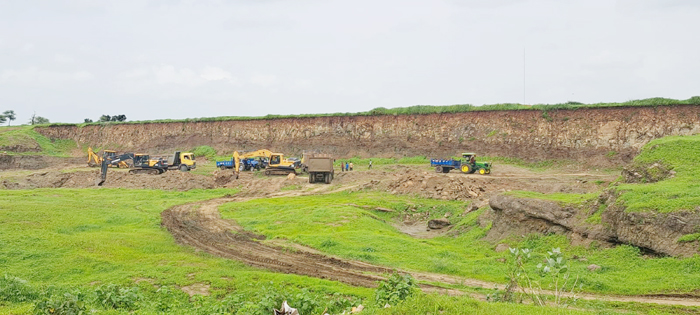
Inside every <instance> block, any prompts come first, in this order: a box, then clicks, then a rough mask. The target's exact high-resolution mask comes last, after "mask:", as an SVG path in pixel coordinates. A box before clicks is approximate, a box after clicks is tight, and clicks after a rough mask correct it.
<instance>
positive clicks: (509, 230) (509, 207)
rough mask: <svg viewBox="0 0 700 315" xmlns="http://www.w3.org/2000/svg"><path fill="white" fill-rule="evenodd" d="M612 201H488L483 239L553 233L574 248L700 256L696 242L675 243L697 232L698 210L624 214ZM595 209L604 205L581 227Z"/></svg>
mask: <svg viewBox="0 0 700 315" xmlns="http://www.w3.org/2000/svg"><path fill="white" fill-rule="evenodd" d="M616 198H617V195H616V194H614V193H612V192H610V191H608V192H606V193H605V194H603V195H602V196H601V198H599V200H596V201H595V202H593V203H591V204H587V205H581V206H562V205H560V204H559V203H557V202H554V201H548V200H540V199H531V198H517V197H514V196H508V195H497V196H494V197H492V198H491V199H490V206H491V208H492V209H493V210H494V218H493V227H492V228H491V230H489V232H488V235H487V240H491V241H498V240H501V239H503V238H505V237H507V236H510V235H527V234H530V233H542V234H550V233H557V234H564V235H567V236H569V238H570V239H571V240H572V241H573V242H574V243H576V244H589V243H590V242H592V241H598V242H599V243H600V244H602V245H607V246H614V245H617V244H630V245H633V246H636V247H639V248H641V249H642V250H643V251H644V252H647V253H651V254H657V255H668V256H677V257H691V256H693V255H696V254H699V253H700V251H699V250H698V249H699V248H700V246H699V245H700V244H699V242H698V241H689V242H679V241H678V240H679V238H680V237H682V236H683V235H686V234H692V233H696V232H697V229H698V227H700V211H698V210H696V211H678V212H673V213H656V212H647V213H635V212H627V211H625V208H624V206H621V205H616V204H615V199H616ZM601 204H605V205H609V206H608V207H607V208H606V209H605V210H604V211H603V212H602V215H601V222H600V223H597V224H593V223H588V222H586V218H588V217H589V216H591V215H593V214H594V213H595V212H596V211H598V207H599V205H601Z"/></svg>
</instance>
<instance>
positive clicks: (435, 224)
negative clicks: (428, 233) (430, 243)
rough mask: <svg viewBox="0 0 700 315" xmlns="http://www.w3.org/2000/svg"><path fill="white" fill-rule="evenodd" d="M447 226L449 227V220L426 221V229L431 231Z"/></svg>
mask: <svg viewBox="0 0 700 315" xmlns="http://www.w3.org/2000/svg"><path fill="white" fill-rule="evenodd" d="M448 226H450V220H448V219H445V218H440V219H435V220H430V221H428V227H429V228H431V229H433V230H439V229H442V228H445V227H448Z"/></svg>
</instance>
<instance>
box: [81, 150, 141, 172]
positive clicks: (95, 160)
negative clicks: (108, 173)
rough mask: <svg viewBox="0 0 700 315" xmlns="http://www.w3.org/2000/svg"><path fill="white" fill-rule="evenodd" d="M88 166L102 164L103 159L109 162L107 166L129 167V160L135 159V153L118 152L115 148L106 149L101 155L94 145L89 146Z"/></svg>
mask: <svg viewBox="0 0 700 315" xmlns="http://www.w3.org/2000/svg"><path fill="white" fill-rule="evenodd" d="M87 153H88V161H87V163H88V166H90V167H97V166H101V165H102V161H103V160H105V161H106V162H107V167H117V168H129V166H130V165H129V162H128V161H129V160H131V159H133V157H134V154H133V153H122V154H117V151H114V150H104V152H103V154H102V156H99V155H98V154H97V153H95V151H93V150H92V147H88V151H87Z"/></svg>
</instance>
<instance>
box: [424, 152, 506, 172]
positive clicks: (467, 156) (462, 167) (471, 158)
mask: <svg viewBox="0 0 700 315" xmlns="http://www.w3.org/2000/svg"><path fill="white" fill-rule="evenodd" d="M492 165H493V164H492V163H490V162H479V163H477V162H476V154H474V153H462V158H461V159H459V160H455V159H449V160H440V159H432V160H430V166H432V167H434V168H435V172H437V173H449V172H450V171H451V170H452V169H457V170H459V171H461V172H462V173H466V174H473V173H475V172H478V173H479V174H481V175H485V174H491V166H492Z"/></svg>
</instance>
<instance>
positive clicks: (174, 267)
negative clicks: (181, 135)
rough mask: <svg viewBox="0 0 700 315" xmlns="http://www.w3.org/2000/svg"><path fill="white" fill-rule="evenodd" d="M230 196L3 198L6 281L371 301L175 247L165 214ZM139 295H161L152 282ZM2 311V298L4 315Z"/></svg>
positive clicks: (94, 193) (72, 193)
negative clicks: (304, 292) (305, 293)
mask: <svg viewBox="0 0 700 315" xmlns="http://www.w3.org/2000/svg"><path fill="white" fill-rule="evenodd" d="M230 193H235V190H231V189H215V190H191V191H187V192H165V191H157V190H127V189H82V190H80V189H36V190H28V191H22V190H20V191H6V190H3V191H0V227H1V229H0V230H1V231H2V233H0V266H2V269H1V271H0V273H2V274H11V275H13V276H17V277H20V278H22V279H25V280H28V281H29V283H30V284H31V285H32V286H35V287H42V288H45V287H47V286H49V285H50V286H55V287H58V288H59V289H62V290H69V291H70V290H72V289H71V288H82V289H81V290H88V291H89V290H92V287H93V286H95V285H100V284H109V283H115V284H119V285H127V286H133V285H134V282H135V281H136V280H138V279H148V280H149V281H151V282H153V283H154V284H156V285H170V286H185V285H191V284H193V283H206V284H210V285H211V289H210V291H211V292H212V294H213V297H212V298H215V299H220V298H223V297H224V296H225V295H227V294H229V293H232V292H235V293H236V294H238V295H242V296H244V297H247V299H252V298H256V297H260V296H262V295H265V294H268V293H270V292H271V291H280V292H287V293H288V294H289V298H290V299H294V296H296V294H298V292H300V290H301V289H303V288H306V289H308V290H311V291H312V292H313V294H316V295H320V296H326V295H329V294H334V293H338V294H341V295H347V296H354V297H357V298H368V297H370V296H371V294H372V292H373V291H372V290H371V289H365V288H355V287H350V286H347V285H343V284H339V283H337V282H332V281H327V280H322V279H314V278H309V277H304V276H296V275H285V274H277V273H272V272H267V271H261V270H258V269H254V268H250V267H246V266H244V265H243V264H241V263H239V262H236V261H232V260H227V259H221V258H216V257H212V256H210V255H208V254H204V253H200V252H196V251H195V250H194V249H192V248H189V247H183V246H180V245H177V244H175V242H174V240H173V238H172V236H171V235H170V234H169V233H168V231H167V230H166V229H164V228H162V227H161V226H160V212H161V211H163V210H164V209H166V208H169V207H171V206H173V205H176V204H182V203H186V202H193V201H197V200H204V199H210V198H214V197H219V196H222V195H225V194H230ZM0 276H2V275H0ZM144 285H145V287H144ZM141 287H142V289H143V290H146V291H147V292H148V294H152V295H153V294H156V293H155V288H153V287H151V286H150V284H148V283H147V282H142V285H141ZM276 303H277V302H276ZM2 305H3V303H2V297H0V313H2V309H3V306H2ZM22 307H23V306H21V305H16V304H13V305H11V306H10V307H8V308H5V309H14V308H22ZM321 310H322V309H321ZM319 312H320V310H319Z"/></svg>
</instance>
